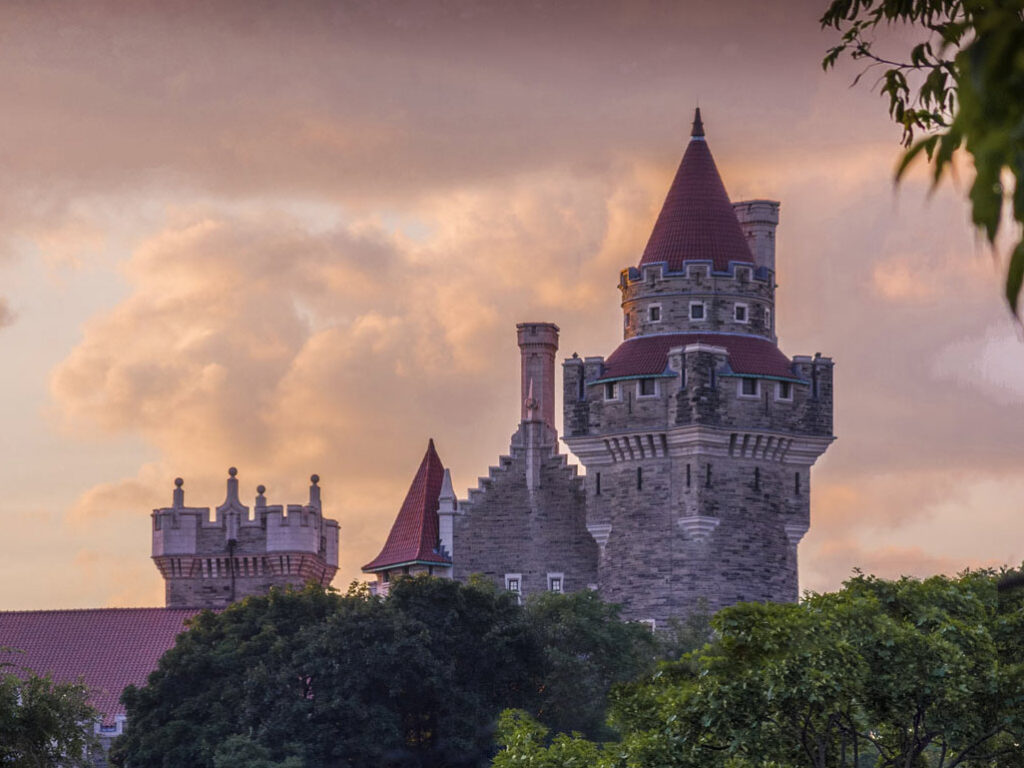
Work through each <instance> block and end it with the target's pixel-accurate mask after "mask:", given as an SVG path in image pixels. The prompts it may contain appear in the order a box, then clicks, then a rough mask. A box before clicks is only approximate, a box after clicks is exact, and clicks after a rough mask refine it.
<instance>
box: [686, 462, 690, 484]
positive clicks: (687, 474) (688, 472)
mask: <svg viewBox="0 0 1024 768" xmlns="http://www.w3.org/2000/svg"><path fill="white" fill-rule="evenodd" d="M686 487H687V488H689V487H690V465H689V464H687V465H686Z"/></svg>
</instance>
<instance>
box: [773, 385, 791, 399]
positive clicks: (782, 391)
mask: <svg viewBox="0 0 1024 768" xmlns="http://www.w3.org/2000/svg"><path fill="white" fill-rule="evenodd" d="M775 399H776V400H792V399H793V384H792V382H789V381H777V382H776V383H775Z"/></svg>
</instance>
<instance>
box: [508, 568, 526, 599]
mask: <svg viewBox="0 0 1024 768" xmlns="http://www.w3.org/2000/svg"><path fill="white" fill-rule="evenodd" d="M522 583H523V576H522V574H520V573H506V574H505V589H507V590H508V591H509V592H511V593H512V594H514V595H515V596H516V602H520V598H521V595H522V594H523V590H522Z"/></svg>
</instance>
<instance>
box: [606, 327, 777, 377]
mask: <svg viewBox="0 0 1024 768" xmlns="http://www.w3.org/2000/svg"><path fill="white" fill-rule="evenodd" d="M697 343H702V344H712V345H714V346H716V347H725V349H726V350H727V351H728V352H729V367H730V368H732V371H733V373H746V374H752V375H758V376H778V377H781V378H787V379H793V378H796V376H795V374H794V373H793V364H792V363H791V362H790V360H789V358H788V357H786V356H785V355H784V354H783V353H782V352H781V351H780V350H779V348H778V347H776V346H775V345H774V344H773V343H772V342H771V341H769V340H768V339H762V338H760V337H758V336H732V335H729V334H725V333H666V334H664V335H657V336H634V337H633V338H631V339H627V340H626V341H624V342H622V343H621V344H620V345H619V346H618V348H617V349H616V350H615V351H614V352H612V353H611V354H610V355H609V356H608V359H607V360H605V363H604V373H603V374H602V378H605V379H614V378H618V377H620V376H657V375H658V374H661V373H664V372H665V369H666V368H667V367H668V351H669V350H670V349H673V348H674V347H685V346H687V345H688V344H697Z"/></svg>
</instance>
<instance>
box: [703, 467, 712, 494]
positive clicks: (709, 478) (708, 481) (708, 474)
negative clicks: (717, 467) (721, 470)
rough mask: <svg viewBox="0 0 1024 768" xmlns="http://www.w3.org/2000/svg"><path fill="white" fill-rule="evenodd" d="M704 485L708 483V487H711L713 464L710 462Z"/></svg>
mask: <svg viewBox="0 0 1024 768" xmlns="http://www.w3.org/2000/svg"><path fill="white" fill-rule="evenodd" d="M704 485H706V486H707V487H708V488H710V487H711V465H710V464H708V466H707V468H706V472H705V474H704Z"/></svg>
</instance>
